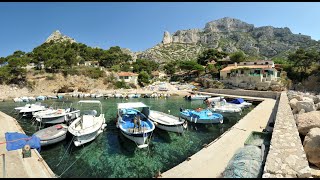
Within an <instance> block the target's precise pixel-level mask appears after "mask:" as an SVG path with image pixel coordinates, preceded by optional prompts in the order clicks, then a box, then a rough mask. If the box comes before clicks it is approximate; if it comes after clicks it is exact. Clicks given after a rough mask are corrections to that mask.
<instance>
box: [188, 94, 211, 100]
mask: <svg viewBox="0 0 320 180" xmlns="http://www.w3.org/2000/svg"><path fill="white" fill-rule="evenodd" d="M210 97H211V96H209V95H201V94H191V95H186V96H185V99H187V100H205V99H207V98H210Z"/></svg>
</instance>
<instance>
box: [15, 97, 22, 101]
mask: <svg viewBox="0 0 320 180" xmlns="http://www.w3.org/2000/svg"><path fill="white" fill-rule="evenodd" d="M13 101H14V102H23V100H22V99H21V98H18V97H16V98H14V99H13Z"/></svg>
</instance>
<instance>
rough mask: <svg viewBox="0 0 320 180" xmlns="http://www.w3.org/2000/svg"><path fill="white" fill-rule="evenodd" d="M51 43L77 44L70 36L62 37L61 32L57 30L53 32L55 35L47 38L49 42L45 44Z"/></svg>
mask: <svg viewBox="0 0 320 180" xmlns="http://www.w3.org/2000/svg"><path fill="white" fill-rule="evenodd" d="M50 41H54V42H63V41H70V42H71V43H74V42H76V41H75V40H74V39H72V38H70V37H68V36H65V35H62V34H61V33H60V31H59V30H56V31H55V32H53V33H52V34H51V35H50V36H49V37H48V38H47V40H46V41H45V43H49V42H50Z"/></svg>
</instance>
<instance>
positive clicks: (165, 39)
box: [162, 31, 172, 44]
mask: <svg viewBox="0 0 320 180" xmlns="http://www.w3.org/2000/svg"><path fill="white" fill-rule="evenodd" d="M171 42H172V38H171V35H170V33H169V32H168V31H165V32H164V35H163V40H162V44H170V43H171Z"/></svg>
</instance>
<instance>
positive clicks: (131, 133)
mask: <svg viewBox="0 0 320 180" xmlns="http://www.w3.org/2000/svg"><path fill="white" fill-rule="evenodd" d="M136 108H142V112H140V111H139V110H137V109H136ZM146 113H149V107H148V106H146V105H145V104H143V103H141V102H132V103H118V114H117V119H118V120H117V128H120V131H121V133H122V134H123V135H124V136H125V137H126V138H128V139H130V140H132V141H134V142H135V143H136V144H137V146H138V148H145V147H148V143H149V142H150V138H151V135H152V132H153V130H154V129H155V125H154V124H153V122H152V121H151V120H150V119H148V118H147V116H148V114H146ZM139 119H140V121H139ZM137 122H140V125H139V123H137ZM147 140H149V141H147Z"/></svg>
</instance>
